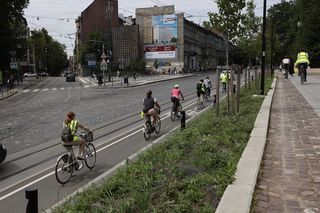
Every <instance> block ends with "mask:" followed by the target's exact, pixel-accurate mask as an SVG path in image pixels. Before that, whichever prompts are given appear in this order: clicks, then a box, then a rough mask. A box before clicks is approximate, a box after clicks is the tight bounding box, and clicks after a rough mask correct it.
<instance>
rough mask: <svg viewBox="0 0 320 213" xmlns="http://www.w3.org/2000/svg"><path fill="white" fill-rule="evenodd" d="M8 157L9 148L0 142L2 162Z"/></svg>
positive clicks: (0, 161)
mask: <svg viewBox="0 0 320 213" xmlns="http://www.w3.org/2000/svg"><path fill="white" fill-rule="evenodd" d="M6 157H7V149H6V147H5V146H4V145H2V144H1V143H0V164H1V163H2V162H3V161H4V160H5V159H6Z"/></svg>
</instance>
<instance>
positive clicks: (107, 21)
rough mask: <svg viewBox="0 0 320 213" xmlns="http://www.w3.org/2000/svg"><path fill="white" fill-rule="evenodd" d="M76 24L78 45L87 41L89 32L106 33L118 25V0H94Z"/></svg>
mask: <svg viewBox="0 0 320 213" xmlns="http://www.w3.org/2000/svg"><path fill="white" fill-rule="evenodd" d="M77 22H78V24H77V25H78V26H77V30H78V36H79V39H78V40H79V44H80V45H81V44H83V43H84V42H85V41H87V38H88V34H89V33H91V32H103V33H108V32H109V30H110V29H111V27H118V26H119V25H120V22H119V17H118V0H94V1H93V2H92V3H91V4H90V5H89V6H88V7H87V8H86V9H85V10H84V11H83V12H82V13H81V16H80V17H79V19H78V20H77ZM77 22H76V23H77Z"/></svg>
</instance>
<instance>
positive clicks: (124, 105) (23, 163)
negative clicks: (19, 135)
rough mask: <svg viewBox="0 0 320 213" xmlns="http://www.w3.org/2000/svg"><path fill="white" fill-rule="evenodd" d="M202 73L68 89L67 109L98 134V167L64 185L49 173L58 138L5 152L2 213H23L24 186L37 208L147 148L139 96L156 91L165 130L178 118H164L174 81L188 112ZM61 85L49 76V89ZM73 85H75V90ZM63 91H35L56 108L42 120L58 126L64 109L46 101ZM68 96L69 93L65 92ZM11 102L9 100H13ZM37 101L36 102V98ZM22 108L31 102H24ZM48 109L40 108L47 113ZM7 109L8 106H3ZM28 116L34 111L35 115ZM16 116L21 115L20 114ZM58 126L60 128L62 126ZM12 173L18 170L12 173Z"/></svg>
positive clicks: (57, 97) (0, 175) (57, 151)
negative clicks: (35, 192)
mask: <svg viewBox="0 0 320 213" xmlns="http://www.w3.org/2000/svg"><path fill="white" fill-rule="evenodd" d="M203 77H204V76H201V75H200V76H194V77H190V78H184V79H179V80H174V81H168V82H161V83H154V84H150V85H145V86H141V87H135V88H128V89H127V88H123V89H120V88H118V89H108V90H104V89H84V88H82V89H70V90H69V91H70V93H71V94H72V95H70V98H73V100H74V101H75V102H76V103H79V104H78V105H77V106H70V108H71V109H72V110H75V111H76V110H78V111H76V113H77V112H78V113H79V112H82V113H83V114H81V113H79V114H80V115H81V116H79V117H80V120H85V122H86V123H88V124H90V123H93V125H92V126H94V127H95V128H96V130H95V131H94V134H95V136H97V137H95V138H97V140H95V145H96V147H97V149H98V150H99V152H98V161H97V165H96V167H95V168H94V169H93V170H92V171H89V170H88V169H86V168H84V169H83V170H81V171H80V172H78V173H76V174H75V175H74V176H73V177H72V179H71V181H70V183H68V184H67V185H65V186H63V187H62V186H61V185H60V184H58V183H57V181H56V180H55V177H54V173H53V171H54V169H53V166H54V165H55V162H56V159H57V158H58V156H59V155H60V154H61V153H63V152H64V150H63V147H62V146H61V145H60V144H59V143H58V142H57V141H55V140H54V139H53V140H51V141H49V142H44V143H41V144H39V145H36V146H33V147H32V148H30V149H25V150H23V151H19V152H17V153H14V154H12V155H10V156H9V158H8V159H7V163H6V164H4V165H2V167H1V172H0V181H1V182H0V188H1V190H0V212H8V211H9V210H13V209H14V210H15V211H16V212H23V211H24V209H25V206H26V199H25V196H24V189H25V187H28V186H33V187H37V188H38V189H39V208H40V209H46V208H48V207H49V206H50V205H53V204H54V203H55V202H57V201H58V200H60V199H62V198H63V197H64V196H66V195H68V194H70V193H71V192H73V191H74V190H76V189H77V188H79V187H80V186H82V185H84V184H86V183H87V182H88V181H90V180H92V179H93V178H95V177H97V176H98V175H99V174H101V173H103V172H105V171H107V170H108V169H110V168H111V167H113V166H114V165H116V164H117V163H118V162H120V161H122V160H123V159H125V158H126V157H128V156H130V155H131V154H133V153H135V152H137V151H138V150H140V149H141V148H143V147H144V146H146V145H147V144H148V142H145V140H144V139H143V135H142V132H141V126H142V124H143V121H142V120H141V119H140V118H139V112H140V110H141V101H142V98H143V97H144V95H143V94H145V92H146V90H147V89H152V90H153V91H154V93H155V94H157V95H156V97H157V98H158V99H159V101H160V103H162V108H163V112H162V114H161V116H162V122H163V123H162V129H161V133H160V135H163V134H165V133H167V132H168V131H169V130H171V129H172V128H173V127H174V126H177V125H179V121H177V122H171V120H170V118H169V116H168V112H169V109H170V107H171V103H170V100H169V94H170V93H169V91H170V89H171V87H172V85H174V84H175V83H178V84H180V85H181V86H182V89H183V91H184V92H185V96H186V101H185V102H184V103H183V106H184V107H185V108H186V109H187V110H188V109H189V110H191V111H192V110H194V105H193V106H192V105H191V104H192V103H194V102H195V94H194V92H193V91H194V90H195V82H197V80H199V78H203ZM212 78H213V76H212ZM50 82H51V83H50ZM44 83H45V82H44ZM61 84H64V82H62V80H61V79H59V78H57V79H51V80H49V85H51V86H50V88H56V87H57V85H59V86H60V85H61ZM47 85H48V84H41V85H38V86H37V87H36V88H42V87H44V86H45V87H47ZM76 87H77V84H74V87H73V88H76ZM49 92H53V94H51V93H50V94H51V95H50V96H48V95H46V94H44V93H49ZM64 92H66V91H65V90H63V91H60V92H58V90H53V91H52V89H51V91H43V90H41V92H39V91H38V92H35V93H36V95H37V96H38V97H42V98H43V99H44V100H45V101H44V102H45V103H49V104H48V106H46V107H47V108H48V109H51V108H54V109H52V114H51V116H47V117H46V118H47V119H51V121H55V120H57V122H58V121H59V122H58V123H60V124H61V120H62V119H63V116H64V115H62V116H61V119H60V118H55V117H54V116H57V117H58V114H59V110H62V108H59V107H58V108H55V106H54V105H53V103H52V104H50V100H52V101H53V102H54V101H56V100H61V99H62V98H65V95H66V94H65V93H64ZM72 92H73V93H72ZM188 93H190V94H188ZM67 94H69V92H68V93H67ZM25 95H30V97H31V100H33V96H32V95H33V94H32V93H30V92H27V93H26V94H25ZM78 95H79V96H78ZM30 97H29V98H28V97H25V96H22V97H19V96H17V97H16V98H19V100H20V99H22V98H25V99H26V100H29V99H30ZM78 97H80V100H77V98H78ZM10 100H11V101H12V99H10ZM34 101H36V100H34ZM38 101H39V102H40V100H38ZM39 102H37V103H39ZM131 102H132V103H131ZM9 103H10V101H6V102H5V104H7V105H9ZM32 103H33V101H30V103H29V105H32ZM64 104H65V105H66V106H69V104H70V103H69V101H66V103H64ZM188 105H189V107H188ZM26 107H29V106H27V105H26ZM33 107H34V108H36V109H38V108H37V107H38V106H33V105H32V106H30V108H31V109H33ZM46 107H44V108H43V109H42V110H43V111H45V109H46ZM187 107H188V108H187ZM23 108H24V107H21V106H20V108H18V109H23ZM7 109H11V108H9V107H7ZM14 109H15V108H14ZM18 109H15V110H18ZM99 113H100V114H99ZM112 113H113V114H112ZM12 114H13V113H12ZM61 114H62V113H61ZM32 115H37V113H35V114H32ZM11 116H13V115H11ZM18 116H21V115H20V114H18ZM29 116H30V115H29ZM40 117H41V116H40ZM92 117H94V118H92ZM33 119H35V120H37V119H38V117H36V116H35V118H33ZM46 124H48V125H49V124H50V123H49V122H48V123H46ZM53 127H54V126H53ZM37 128H47V127H42V126H41V125H40V124H39V125H38V126H37ZM57 128H59V129H61V127H60V126H58V127H57ZM48 132H49V131H48ZM158 137H159V136H155V135H153V136H152V140H154V139H156V138H158ZM152 140H151V141H152ZM19 155H22V156H19ZM16 172H18V173H17V174H16ZM48 192H50V193H48ZM17 203H19V206H17V205H16V204H17Z"/></svg>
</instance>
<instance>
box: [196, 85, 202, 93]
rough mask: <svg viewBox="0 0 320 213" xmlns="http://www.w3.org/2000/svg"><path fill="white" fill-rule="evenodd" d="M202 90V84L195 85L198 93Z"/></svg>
mask: <svg viewBox="0 0 320 213" xmlns="http://www.w3.org/2000/svg"><path fill="white" fill-rule="evenodd" d="M201 89H202V83H197V91H200V90H201Z"/></svg>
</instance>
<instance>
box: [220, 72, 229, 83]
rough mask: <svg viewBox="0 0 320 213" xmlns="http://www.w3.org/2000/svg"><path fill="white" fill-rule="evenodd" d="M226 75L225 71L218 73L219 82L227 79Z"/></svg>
mask: <svg viewBox="0 0 320 213" xmlns="http://www.w3.org/2000/svg"><path fill="white" fill-rule="evenodd" d="M227 76H228V75H227V74H226V73H221V75H220V80H221V82H223V83H225V82H227V80H228V77H227Z"/></svg>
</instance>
